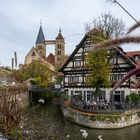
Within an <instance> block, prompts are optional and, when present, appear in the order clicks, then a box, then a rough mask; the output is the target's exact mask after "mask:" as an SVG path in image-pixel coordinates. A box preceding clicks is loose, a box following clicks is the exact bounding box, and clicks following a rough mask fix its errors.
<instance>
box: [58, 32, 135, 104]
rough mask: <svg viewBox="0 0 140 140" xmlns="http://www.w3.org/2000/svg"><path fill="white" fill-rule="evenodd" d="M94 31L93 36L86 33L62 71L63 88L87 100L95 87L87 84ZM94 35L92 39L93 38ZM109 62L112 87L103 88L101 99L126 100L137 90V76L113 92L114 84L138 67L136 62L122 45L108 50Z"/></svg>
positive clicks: (72, 94) (108, 100) (68, 92)
mask: <svg viewBox="0 0 140 140" xmlns="http://www.w3.org/2000/svg"><path fill="white" fill-rule="evenodd" d="M94 31H96V30H93V34H92V36H90V35H89V34H85V36H84V37H83V39H82V40H81V42H80V43H79V44H78V45H77V46H76V48H75V50H74V51H73V52H72V54H71V55H70V57H69V58H68V59H67V61H66V62H65V63H64V64H63V66H62V67H61V69H60V71H61V72H63V74H64V78H63V82H62V88H63V89H64V90H65V91H66V93H67V94H68V95H70V96H79V95H81V96H82V99H83V100H85V101H89V100H91V97H92V96H91V93H92V92H93V91H94V89H93V88H92V87H90V86H88V85H87V84H86V78H87V75H88V74H89V72H90V70H89V69H87V68H86V67H85V65H86V56H87V54H88V52H89V51H90V50H92V48H93V47H94V44H93V43H92V42H93V41H92V39H93V38H94ZM91 37H92V39H91ZM108 51H109V53H108V59H109V63H111V65H112V72H111V74H110V83H111V84H110V85H111V86H110V88H102V89H101V90H102V94H101V95H100V97H99V99H100V100H106V101H107V102H110V101H114V102H115V101H119V102H124V101H125V98H126V96H127V95H129V94H130V93H131V92H137V79H136V77H135V76H133V77H131V78H130V79H129V80H127V81H126V82H125V83H123V84H122V85H121V87H119V88H117V89H116V90H115V91H114V92H113V94H111V91H112V88H113V86H114V85H115V84H116V82H117V81H119V80H120V79H122V77H123V76H125V75H126V74H127V73H128V72H129V71H131V70H132V69H134V68H136V67H137V65H136V63H135V62H134V61H133V60H132V59H131V58H129V57H128V56H127V55H126V53H125V52H124V51H123V50H122V48H120V47H112V49H110V50H108Z"/></svg>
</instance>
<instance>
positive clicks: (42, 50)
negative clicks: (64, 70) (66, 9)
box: [35, 25, 46, 58]
mask: <svg viewBox="0 0 140 140" xmlns="http://www.w3.org/2000/svg"><path fill="white" fill-rule="evenodd" d="M35 44H36V49H37V51H38V53H39V54H40V56H42V57H44V58H45V57H46V45H45V37H44V33H43V30H42V26H41V25H40V28H39V33H38V36H37V39H36V43H35Z"/></svg>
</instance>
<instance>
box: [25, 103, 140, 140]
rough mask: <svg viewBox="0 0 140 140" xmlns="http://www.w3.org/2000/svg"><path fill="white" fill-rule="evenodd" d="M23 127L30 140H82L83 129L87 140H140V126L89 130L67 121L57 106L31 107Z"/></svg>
mask: <svg viewBox="0 0 140 140" xmlns="http://www.w3.org/2000/svg"><path fill="white" fill-rule="evenodd" d="M23 126H24V127H23V131H26V134H27V135H26V138H27V139H28V140H82V139H85V138H83V137H82V133H81V132H80V130H81V129H84V130H86V132H87V133H88V136H87V138H86V140H102V139H103V140H140V125H134V126H131V127H128V128H124V129H117V130H100V129H98V130H97V129H89V128H85V127H82V126H79V125H76V124H74V123H72V122H69V121H67V120H65V119H64V118H63V115H62V112H61V110H60V108H59V107H58V106H56V105H46V106H35V107H29V108H28V109H27V110H26V111H25V114H24V122H23ZM98 136H101V137H102V139H99V138H98Z"/></svg>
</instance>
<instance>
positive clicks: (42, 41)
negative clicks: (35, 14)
mask: <svg viewBox="0 0 140 140" xmlns="http://www.w3.org/2000/svg"><path fill="white" fill-rule="evenodd" d="M44 41H45V37H44V33H43V29H42V26H41V23H40V28H39V33H38V36H37V39H36V44H40V43H44Z"/></svg>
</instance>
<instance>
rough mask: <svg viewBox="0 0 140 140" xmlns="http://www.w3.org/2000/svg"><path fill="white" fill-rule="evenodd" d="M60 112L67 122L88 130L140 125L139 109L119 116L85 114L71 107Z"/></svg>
mask: <svg viewBox="0 0 140 140" xmlns="http://www.w3.org/2000/svg"><path fill="white" fill-rule="evenodd" d="M62 111H63V114H64V116H65V117H66V118H67V119H68V120H70V121H73V122H75V123H77V124H80V125H83V126H86V127H90V128H102V129H117V128H124V127H128V126H131V125H135V124H138V123H140V109H133V110H129V111H126V112H124V113H119V114H102V113H98V114H94V113H86V112H82V111H79V110H76V109H73V108H71V107H67V108H62Z"/></svg>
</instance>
